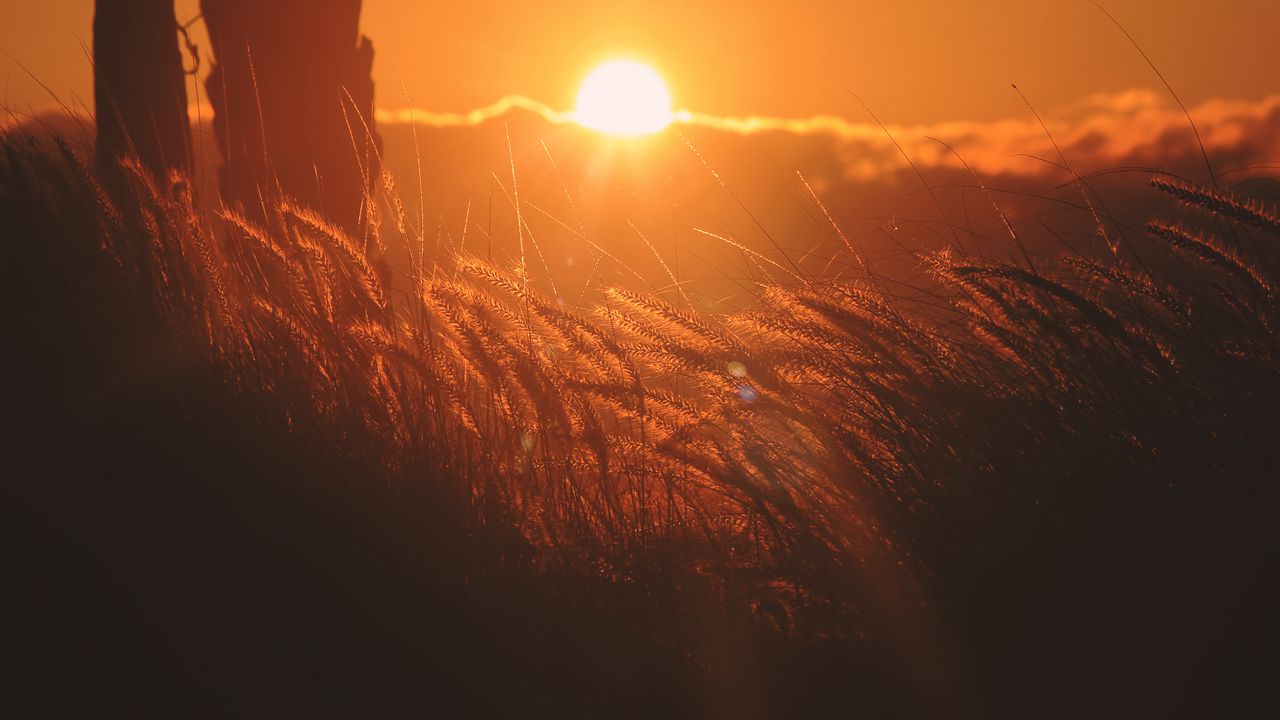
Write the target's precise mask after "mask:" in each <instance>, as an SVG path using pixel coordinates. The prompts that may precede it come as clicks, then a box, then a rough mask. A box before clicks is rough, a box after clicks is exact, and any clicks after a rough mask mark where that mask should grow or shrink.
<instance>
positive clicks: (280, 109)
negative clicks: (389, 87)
mask: <svg viewBox="0 0 1280 720" xmlns="http://www.w3.org/2000/svg"><path fill="white" fill-rule="evenodd" d="M200 8H201V11H202V13H203V15H204V20H205V25H206V26H207V27H208V29H209V37H210V40H211V42H212V45H213V53H214V57H215V60H216V64H215V66H214V68H213V70H212V72H211V73H210V75H209V78H208V79H207V80H206V81H205V87H206V89H207V91H208V94H209V99H210V104H211V105H212V106H213V112H214V132H215V134H216V135H217V139H218V144H219V147H220V148H221V150H222V156H223V166H222V168H221V169H220V171H219V179H220V182H221V186H222V192H223V197H224V199H226V200H227V201H228V202H232V203H239V204H241V205H243V206H244V209H245V210H246V211H248V212H250V213H255V212H256V210H257V209H259V208H261V207H262V204H263V203H264V201H265V202H269V201H270V200H271V199H272V198H274V197H275V196H276V194H277V193H279V194H283V195H286V196H289V197H291V198H293V199H295V200H297V201H300V202H301V203H303V204H305V205H309V206H311V207H313V208H315V209H318V210H320V211H321V212H322V213H324V214H325V215H326V216H328V217H329V218H330V219H332V220H333V221H335V222H337V223H338V224H340V225H343V226H346V227H347V228H354V227H356V226H358V225H359V224H360V223H361V222H362V221H363V219H364V218H365V217H366V216H367V213H368V208H367V204H366V202H365V200H366V197H367V193H368V190H369V189H370V188H371V187H372V183H373V182H374V180H375V179H376V178H377V177H378V166H379V164H378V155H377V152H378V149H379V148H380V145H381V140H380V139H379V138H378V135H377V133H376V132H375V130H374V123H373V80H372V77H371V75H370V73H371V71H372V68H373V45H372V43H370V41H369V39H368V38H366V37H363V36H361V35H360V34H359V21H360V8H361V1H360V0H271V1H270V2H265V1H264V0H201V3H200Z"/></svg>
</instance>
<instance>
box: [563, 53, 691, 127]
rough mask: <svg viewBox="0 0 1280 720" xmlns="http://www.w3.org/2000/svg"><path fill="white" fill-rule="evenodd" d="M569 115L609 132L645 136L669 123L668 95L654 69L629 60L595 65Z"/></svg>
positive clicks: (583, 123)
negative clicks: (575, 105) (571, 113)
mask: <svg viewBox="0 0 1280 720" xmlns="http://www.w3.org/2000/svg"><path fill="white" fill-rule="evenodd" d="M573 117H574V119H575V120H577V121H578V123H580V124H582V125H584V126H586V127H589V128H591V129H592V130H598V131H600V132H603V133H609V134H610V135H646V134H649V133H655V132H658V131H659V130H661V129H663V128H665V127H666V126H668V125H670V124H671V120H672V117H673V115H672V112H671V94H670V93H669V92H667V86H666V84H665V83H664V82H662V77H661V76H660V75H658V73H657V71H655V70H654V69H653V68H651V67H649V66H648V65H645V64H643V63H638V62H635V61H633V60H615V61H613V62H608V63H605V64H604V65H601V66H600V67H598V68H596V69H595V70H593V71H592V72H591V74H590V75H588V76H587V79H586V80H585V81H583V83H582V88H581V89H580V90H579V91H578V106H577V108H576V110H575V111H574V114H573Z"/></svg>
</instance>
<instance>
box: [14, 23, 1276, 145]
mask: <svg viewBox="0 0 1280 720" xmlns="http://www.w3.org/2000/svg"><path fill="white" fill-rule="evenodd" d="M1105 4H1106V5H1107V6H1108V8H1109V9H1110V10H1111V11H1112V12H1113V13H1114V14H1115V16H1116V17H1117V18H1118V19H1119V20H1120V21H1121V22H1122V23H1124V24H1125V25H1126V26H1127V28H1128V29H1129V31H1130V32H1131V33H1132V34H1133V35H1134V36H1135V37H1136V38H1137V40H1138V41H1139V42H1140V43H1142V44H1143V46H1144V48H1145V49H1146V51H1147V52H1148V54H1149V55H1150V56H1151V58H1152V59H1153V60H1154V61H1155V62H1156V64H1157V65H1158V66H1159V67H1160V68H1161V70H1162V71H1163V72H1164V73H1165V74H1166V76H1167V77H1168V78H1169V80H1170V82H1172V83H1173V85H1174V87H1175V89H1177V90H1178V91H1179V93H1180V94H1181V95H1182V96H1183V99H1184V100H1185V101H1187V102H1188V104H1196V103H1198V102H1201V101H1204V100H1207V99H1210V98H1215V97H1223V98H1233V99H1256V98H1261V97H1264V96H1266V95H1269V94H1271V93H1273V92H1275V91H1276V90H1277V87H1276V84H1275V82H1274V77H1273V75H1271V74H1270V73H1267V72H1262V69H1263V68H1267V67H1275V63H1276V59H1275V57H1274V52H1275V51H1274V42H1273V41H1274V29H1275V28H1276V27H1278V26H1280V3H1275V2H1270V1H1269V0H1230V1H1228V2H1222V3H1207V2H1203V1H1202V0H1160V1H1157V0H1110V2H1107V3H1105ZM4 5H5V8H4V11H3V16H4V21H3V22H0V50H3V51H4V52H6V53H8V54H9V55H12V58H10V57H7V56H4V55H0V79H2V80H3V83H4V86H3V100H4V103H5V105H6V106H7V107H8V108H10V109H11V110H14V111H16V112H20V113H21V112H27V111H28V110H30V109H32V108H39V107H42V106H45V105H48V104H49V102H50V101H49V98H48V95H47V93H46V92H45V91H44V90H42V89H41V88H40V86H39V85H38V84H37V83H36V82H35V81H33V80H32V79H31V78H29V77H28V76H27V74H26V72H25V71H24V70H23V69H22V67H21V66H20V65H19V64H18V63H21V65H22V66H25V67H26V68H28V69H29V70H30V71H31V72H32V73H33V74H34V75H35V76H36V77H38V78H39V79H40V81H42V82H43V83H44V84H46V85H48V86H49V87H50V88H51V89H52V90H53V91H55V92H56V93H58V94H59V95H60V96H61V97H62V98H63V100H65V101H68V102H69V104H72V105H75V104H77V103H76V102H75V101H74V100H72V99H73V98H79V99H80V100H81V101H83V102H84V103H86V104H89V103H91V94H92V93H91V85H90V67H89V60H88V59H87V57H86V51H85V50H84V49H83V48H84V47H88V46H89V44H90V42H91V30H90V28H91V21H92V6H93V3H92V2H91V1H90V0H50V1H48V2H40V3H28V2H17V1H16V0H5V2H4ZM197 6H198V2H197V0H179V1H178V3H177V7H178V16H179V19H180V20H185V19H188V18H191V17H194V16H195V14H196V12H197V10H196V8H197ZM363 27H364V31H365V32H366V33H367V34H368V35H369V36H370V37H371V38H372V39H373V41H374V46H375V48H376V51H377V56H376V59H375V63H374V74H375V79H376V81H377V82H378V105H379V107H380V108H383V109H387V110H395V109H398V108H402V107H405V106H406V105H413V106H416V107H419V108H424V109H427V110H432V111H448V112H465V111H468V110H471V109H473V108H476V107H480V106H484V105H488V104H490V103H492V102H494V101H495V100H498V99H499V98H502V97H504V96H508V95H522V96H526V97H529V98H531V99H533V100H536V101H538V102H541V103H545V104H547V105H549V106H551V107H552V108H555V109H569V108H571V107H572V105H573V101H574V95H575V93H576V92H577V89H578V86H579V84H580V83H581V81H582V80H583V78H584V77H585V75H586V74H587V73H588V72H589V71H590V70H591V69H592V68H593V67H594V66H596V65H598V64H599V63H600V62H602V61H605V60H608V59H611V58H616V57H630V58H636V59H640V60H643V61H646V62H648V63H649V64H651V65H652V66H654V67H655V68H656V69H658V71H659V72H660V73H661V74H662V75H663V76H664V78H665V79H666V81H667V83H668V85H669V86H670V88H671V93H672V96H673V98H674V103H675V105H676V107H678V108H683V109H689V110H693V111H696V112H700V113H708V114H714V115H721V116H750V115H762V116H771V117H791V118H795V117H809V116H814V115H822V114H826V115H836V116H842V117H846V118H851V119H854V120H862V119H865V115H864V114H863V112H862V110H861V109H860V108H859V107H858V105H857V103H856V101H855V100H854V99H853V98H852V97H851V96H850V95H849V94H848V92H847V91H849V90H852V91H854V92H856V93H858V94H859V95H860V96H862V97H863V98H864V99H865V100H866V101H867V102H868V103H869V104H870V105H871V106H872V107H873V108H874V109H875V110H876V111H877V112H878V113H879V114H880V115H881V117H882V118H883V119H884V120H885V121H887V122H891V123H900V124H911V123H930V122H938V121H944V120H993V119H998V118H1005V117H1013V116H1020V115H1022V114H1023V113H1024V112H1025V108H1024V107H1023V106H1022V105H1021V101H1020V100H1019V99H1018V98H1017V97H1016V95H1014V94H1013V93H1012V92H1011V91H1010V89H1009V83H1010V82H1016V83H1018V84H1019V86H1020V87H1022V88H1023V89H1024V90H1025V91H1026V92H1027V93H1028V94H1029V95H1030V96H1031V98H1032V99H1033V100H1034V101H1035V102H1036V103H1037V104H1038V105H1040V106H1042V107H1044V108H1055V107H1060V106H1063V105H1066V104H1069V103H1071V102H1073V101H1075V100H1077V99H1079V98H1081V97H1084V96H1086V95H1089V94H1091V93H1097V92H1114V91H1120V90H1125V89H1130V88H1139V87H1158V85H1159V81H1158V80H1157V79H1156V78H1155V77H1154V76H1153V75H1152V73H1151V71H1150V70H1149V69H1148V68H1147V66H1146V65H1145V63H1144V62H1143V61H1142V59H1141V58H1140V57H1139V56H1138V55H1137V53H1136V52H1135V51H1134V50H1133V48H1132V47H1131V46H1129V44H1128V42H1127V41H1126V40H1125V39H1124V37H1123V36H1122V35H1121V34H1120V32H1119V31H1118V30H1116V29H1115V28H1114V27H1113V26H1112V25H1111V24H1110V22H1109V21H1108V20H1107V19H1106V17H1105V16H1103V14H1102V13H1101V12H1099V11H1098V10H1097V9H1096V8H1094V7H1093V6H1092V5H1090V4H1089V3H1088V2H1087V1H1086V0H1066V1H1063V0H1058V1H1054V2H1048V1H1045V0H1033V1H1031V2H1009V1H1008V0H974V1H972V2H966V3H950V2H937V1H936V0H934V1H926V0H899V1H897V2H844V1H838V0H810V1H809V2H792V3H785V4H783V3H778V2H762V1H758V0H757V1H748V2H738V3H730V2H724V1H723V0H683V1H679V2H677V1H672V0H647V1H645V2H638V1H631V2H586V1H582V0H548V1H546V2H537V3H534V2H520V3H498V2H491V3H484V2H475V3H471V2H467V3H421V2H410V1H409V0H367V1H366V2H365V7H364V14H363ZM197 40H198V41H200V40H202V38H201V37H199V36H198V37H197ZM82 46H83V47H82ZM202 49H203V50H204V51H205V52H207V50H208V47H207V43H206V44H204V47H203V48H202ZM205 67H206V68H207V67H208V64H207V63H206V64H205ZM406 94H407V96H408V99H407V100H406Z"/></svg>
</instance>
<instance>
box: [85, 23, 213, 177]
mask: <svg viewBox="0 0 1280 720" xmlns="http://www.w3.org/2000/svg"><path fill="white" fill-rule="evenodd" d="M93 96H94V114H95V115H96V120H97V125H98V143H97V160H98V168H99V171H100V172H101V173H103V174H104V177H106V178H108V179H110V178H112V177H114V176H115V175H116V173H117V172H118V170H119V162H120V158H121V157H123V156H125V155H131V154H136V155H137V156H138V157H139V158H140V159H141V160H142V163H143V165H144V166H145V167H147V168H148V169H150V170H151V171H152V172H153V173H155V174H156V176H157V177H162V176H163V175H164V174H165V172H166V171H167V170H168V169H170V168H176V169H178V170H184V171H187V170H190V167H191V152H190V148H191V124H190V121H189V120H188V118H187V85H186V76H185V75H184V73H183V70H182V55H181V54H180V52H179V50H178V22H177V19H176V18H175V17H174V14H173V0H97V1H96V2H95V3H94V14H93Z"/></svg>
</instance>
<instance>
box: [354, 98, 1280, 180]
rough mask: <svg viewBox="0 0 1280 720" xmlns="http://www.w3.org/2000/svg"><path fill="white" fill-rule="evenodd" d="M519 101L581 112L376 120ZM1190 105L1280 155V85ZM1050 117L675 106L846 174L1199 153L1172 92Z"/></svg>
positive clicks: (1238, 142)
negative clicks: (808, 143)
mask: <svg viewBox="0 0 1280 720" xmlns="http://www.w3.org/2000/svg"><path fill="white" fill-rule="evenodd" d="M515 108H519V109H523V110H527V111H530V112H533V113H535V114H537V115H539V116H541V117H543V118H544V119H546V120H547V121H548V122H551V123H556V124H565V123H571V122H572V121H573V116H572V113H569V112H559V111H556V110H554V109H552V108H551V107H549V106H547V105H545V104H543V103H540V102H537V101H535V100H531V99H529V98H526V97H522V96H518V95H512V96H508V97H505V98H502V99H501V100H499V101H497V102H495V103H493V104H491V105H488V106H486V107H483V108H478V109H476V110H472V111H470V112H466V113H437V112H429V111H426V110H396V111H386V110H380V111H379V112H378V120H379V121H380V122H383V123H409V122H414V123H418V124H421V125H426V126H432V127H458V126H474V125H479V124H481V123H484V122H486V121H489V120H493V119H495V118H498V117H501V116H502V115H504V114H505V113H507V112H509V111H511V110H512V109H515ZM1190 114H1191V117H1192V119H1194V120H1195V122H1196V126H1197V129H1198V130H1199V133H1200V139H1199V142H1203V144H1204V146H1205V150H1206V152H1208V153H1209V155H1210V157H1214V156H1218V157H1222V158H1227V159H1228V162H1234V161H1236V160H1239V161H1241V162H1245V161H1249V160H1251V159H1252V160H1259V159H1265V160H1273V159H1280V158H1277V155H1278V154H1280V95H1273V96H1270V97H1267V98H1263V99H1261V100H1225V99H1217V100H1210V101H1208V102H1204V103H1201V104H1199V105H1197V106H1195V107H1192V108H1190ZM1043 119H1044V123H1045V124H1044V127H1042V126H1041V124H1040V122H1039V121H1038V120H1037V119H1036V118H1035V117H1033V116H1032V115H1031V113H1030V112H1028V113H1027V114H1026V116H1025V117H1019V118H1007V119H1003V120H995V121H987V122H967V121H953V122H942V123H931V124H916V125H890V126H887V127H885V128H881V127H879V126H877V125H875V124H873V123H863V122H854V121H851V120H848V119H846V118H842V117H837V116H832V115H820V116H815V117H809V118H779V117H766V116H756V115H749V116H740V117H727V116H718V115H709V114H706V113H697V112H692V111H687V110H683V111H679V112H677V113H675V124H676V125H677V126H684V127H688V128H697V129H708V130H715V131H720V132H725V133H734V134H737V135H743V136H753V135H764V134H782V135H788V134H789V135H796V136H804V137H822V138H825V139H827V140H829V141H830V142H831V144H832V146H833V147H834V150H835V152H836V153H837V155H838V156H839V158H840V160H841V163H842V165H843V167H844V172H845V175H846V179H848V180H864V179H873V178H877V177H883V176H884V175H885V174H886V173H892V172H896V171H900V170H902V169H903V168H905V167H906V161H905V160H904V159H903V158H902V153H901V152H899V150H898V149H897V147H895V145H894V142H893V141H896V142H897V144H898V145H901V147H902V151H903V152H905V153H906V154H907V155H908V156H909V157H910V158H911V160H912V162H914V163H915V164H916V165H917V166H918V167H921V168H941V167H945V168H962V167H963V164H962V162H961V159H960V158H963V160H964V162H965V163H967V164H968V165H969V166H970V167H971V168H973V169H974V171H976V172H979V173H982V174H985V175H1004V174H1019V175H1039V174H1044V173H1046V172H1063V169H1062V168H1061V167H1060V165H1061V160H1060V159H1059V155H1058V150H1057V149H1055V147H1054V144H1055V143H1056V144H1057V146H1058V148H1061V150H1062V153H1063V154H1064V155H1065V156H1066V158H1067V162H1068V163H1070V164H1071V165H1072V166H1073V169H1075V170H1077V171H1078V172H1088V171H1092V170H1099V169H1103V168H1108V167H1114V166H1116V165H1118V164H1142V165H1144V166H1148V167H1153V168H1171V167H1175V166H1179V165H1180V164H1183V163H1184V162H1185V160H1186V159H1187V158H1188V157H1199V146H1198V142H1197V139H1196V137H1195V133H1194V132H1193V131H1192V129H1191V126H1190V124H1189V123H1188V122H1187V118H1186V116H1185V115H1184V114H1183V112H1182V110H1181V109H1179V108H1178V107H1177V106H1176V104H1174V103H1173V102H1172V100H1170V99H1167V97H1166V96H1164V95H1162V94H1159V93H1156V92H1155V91H1152V90H1148V89H1133V90H1127V91H1122V92H1115V93H1099V94H1095V95H1090V96H1087V97H1084V98H1081V99H1080V100H1078V101H1076V102H1075V103H1072V104H1070V105H1068V106H1065V107H1062V108H1058V109H1056V110H1053V111H1050V112H1045V113H1043ZM1046 128H1047V130H1048V133H1046ZM889 135H892V140H891V139H890V137H889ZM1050 137H1052V139H1050ZM942 143H946V145H947V146H950V147H951V148H954V151H955V152H952V150H950V149H948V147H947V146H944V145H943V144H942ZM957 156H959V157H957Z"/></svg>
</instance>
